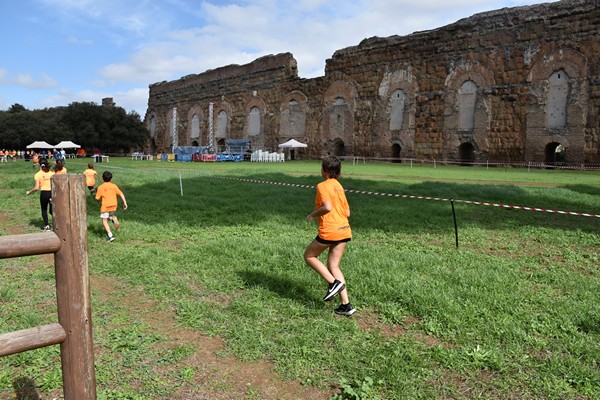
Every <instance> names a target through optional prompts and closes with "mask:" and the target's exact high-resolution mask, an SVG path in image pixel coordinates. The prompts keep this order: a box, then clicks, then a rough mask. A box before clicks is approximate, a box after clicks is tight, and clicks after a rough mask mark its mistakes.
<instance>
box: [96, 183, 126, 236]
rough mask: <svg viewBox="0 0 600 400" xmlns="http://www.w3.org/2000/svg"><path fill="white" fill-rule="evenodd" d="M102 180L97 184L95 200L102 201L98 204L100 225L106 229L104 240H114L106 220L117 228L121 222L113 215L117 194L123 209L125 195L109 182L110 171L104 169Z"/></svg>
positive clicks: (117, 203)
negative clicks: (100, 183)
mask: <svg viewBox="0 0 600 400" xmlns="http://www.w3.org/2000/svg"><path fill="white" fill-rule="evenodd" d="M102 180H103V181H104V183H103V184H102V185H100V186H98V190H97V191H96V200H97V201H102V203H101V205H100V218H102V225H103V226H104V229H105V230H106V234H107V237H106V241H107V242H112V241H113V240H115V237H114V236H113V234H112V232H111V230H110V225H109V224H108V221H109V220H110V221H111V222H112V223H113V225H114V226H115V230H117V229H119V226H120V225H121V224H119V220H118V219H117V216H116V215H115V212H116V211H117V207H118V205H119V201H118V198H117V196H119V197H121V200H122V201H123V210H127V200H125V195H124V194H123V192H121V189H119V187H118V186H117V185H115V184H114V183H112V182H111V180H112V174H111V173H110V171H104V173H103V174H102Z"/></svg>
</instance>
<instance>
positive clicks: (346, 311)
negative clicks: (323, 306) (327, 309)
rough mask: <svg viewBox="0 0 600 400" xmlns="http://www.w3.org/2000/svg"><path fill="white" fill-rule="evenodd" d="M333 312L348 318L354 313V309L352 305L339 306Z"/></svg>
mask: <svg viewBox="0 0 600 400" xmlns="http://www.w3.org/2000/svg"><path fill="white" fill-rule="evenodd" d="M333 311H334V312H335V313H336V314H339V315H345V316H347V317H349V316H351V315H352V314H354V313H355V312H356V308H354V307H352V303H348V304H340V306H339V307H338V308H336V309H335V310H333Z"/></svg>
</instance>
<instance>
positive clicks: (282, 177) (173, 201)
mask: <svg viewBox="0 0 600 400" xmlns="http://www.w3.org/2000/svg"><path fill="white" fill-rule="evenodd" d="M251 179H252V180H254V181H251ZM320 181H321V178H320V177H313V176H301V177H295V176H290V175H287V174H282V173H270V174H263V175H261V176H252V177H244V178H234V177H202V176H195V177H194V176H193V177H185V178H184V179H182V181H181V186H180V180H179V178H178V177H176V176H175V177H173V178H172V179H167V180H166V181H160V182H156V183H147V184H143V185H141V186H135V187H130V188H128V187H127V186H126V185H121V189H122V190H123V191H124V192H125V193H126V196H127V201H128V204H129V206H130V208H129V210H127V211H126V213H123V210H122V209H121V210H119V212H118V215H119V218H121V216H123V217H124V219H134V220H138V221H140V222H142V223H145V224H150V225H160V224H163V223H164V222H165V221H176V222H177V223H178V224H183V225H190V226H214V227H218V226H244V225H248V226H255V225H257V224H258V223H260V222H261V221H265V220H270V219H273V218H277V219H283V220H286V221H289V223H290V224H291V225H295V224H298V225H299V224H300V223H305V220H306V215H307V214H308V213H309V212H310V211H312V209H313V207H314V196H315V189H314V188H312V187H309V188H307V187H301V186H307V185H308V186H314V185H316V184H318V183H319V182H320ZM340 181H341V183H342V184H343V185H344V187H345V188H346V190H353V191H356V190H360V191H368V192H376V193H386V194H391V195H392V196H381V195H373V194H371V195H367V194H362V193H356V192H349V193H347V197H348V200H349V202H350V207H351V210H352V217H351V224H352V226H353V227H354V228H356V229H362V230H368V229H373V230H383V231H392V232H410V233H419V232H435V231H439V230H443V231H446V230H448V229H450V230H451V229H453V228H452V226H453V225H452V209H451V204H450V201H435V200H429V199H424V198H407V197H402V196H417V197H438V198H444V199H451V198H453V199H456V200H469V201H479V202H490V203H501V204H507V205H515V206H528V207H538V208H542V209H557V210H561V211H572V212H582V213H583V212H585V213H592V214H597V213H600V203H596V204H594V203H593V202H592V200H590V199H589V196H593V195H595V194H596V193H597V190H598V189H596V188H593V187H588V186H585V185H576V186H574V187H568V188H544V189H543V190H541V189H536V190H526V189H524V188H522V187H520V186H514V185H487V184H460V183H448V182H423V183H418V184H402V183H390V182H385V181H374V180H356V179H351V178H349V179H343V178H342V179H341V180H340ZM274 182H278V183H284V184H285V185H278V184H274ZM268 183H270V184H268ZM181 188H183V193H184V195H183V196H182V195H181ZM560 191H562V192H560ZM577 193H581V196H578V195H577ZM396 195H398V196H396ZM455 206H456V210H457V217H458V223H459V225H463V226H465V225H471V224H472V225H477V226H480V227H481V228H484V229H498V228H506V229H511V228H517V227H521V226H533V227H536V226H539V227H548V226H550V227H556V228H560V229H565V230H572V229H573V230H577V229H581V230H584V231H591V232H596V231H598V230H599V229H600V221H599V220H598V219H597V218H589V217H580V216H569V215H556V214H555V215H550V214H548V213H540V212H532V211H526V210H516V209H510V208H502V207H489V206H482V205H474V204H465V203H460V202H457V203H455ZM95 213H96V211H95V210H94V211H88V215H89V218H93V217H95V216H96V215H95ZM286 223H288V222H286Z"/></svg>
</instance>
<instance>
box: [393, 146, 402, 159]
mask: <svg viewBox="0 0 600 400" xmlns="http://www.w3.org/2000/svg"><path fill="white" fill-rule="evenodd" d="M401 153H402V146H400V144H399V143H394V144H393V145H392V158H398V160H392V162H398V163H399V162H402V160H400V159H399V158H400V154H401Z"/></svg>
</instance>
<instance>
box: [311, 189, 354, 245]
mask: <svg viewBox="0 0 600 400" xmlns="http://www.w3.org/2000/svg"><path fill="white" fill-rule="evenodd" d="M327 200H329V201H330V202H331V206H332V209H331V211H329V212H328V213H327V214H325V215H322V216H320V217H319V237H320V238H321V239H324V240H342V239H349V238H352V230H351V229H350V223H349V222H348V212H349V210H350V206H349V205H348V200H347V199H346V193H345V192H344V188H343V187H342V185H341V184H340V183H339V182H338V180H337V179H333V178H329V179H327V180H326V181H323V182H321V183H319V184H318V185H317V197H316V198H315V208H319V207H321V205H322V204H323V203H324V202H325V201H327Z"/></svg>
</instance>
